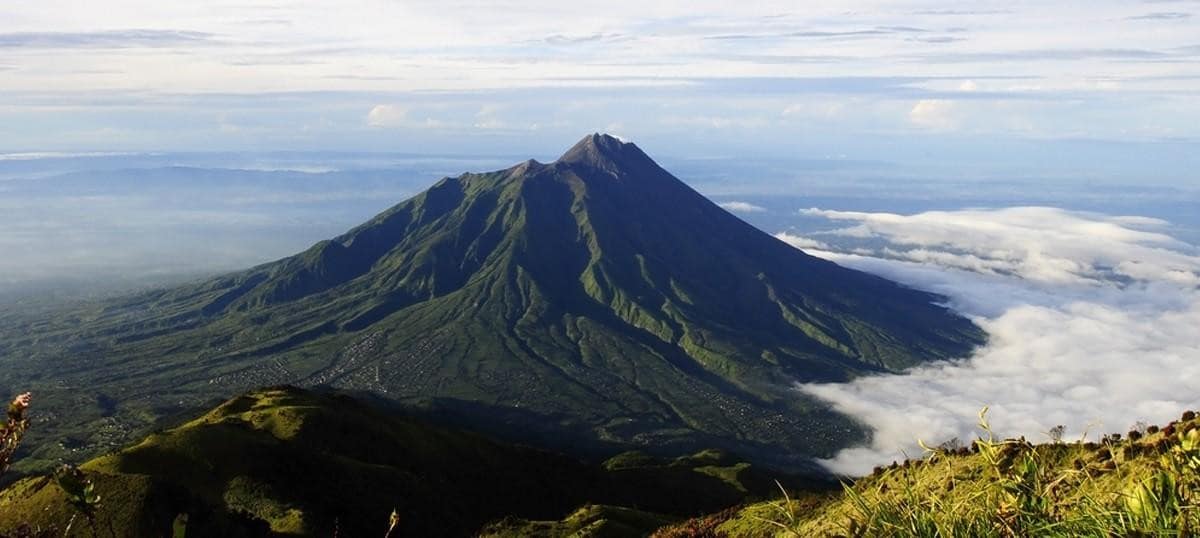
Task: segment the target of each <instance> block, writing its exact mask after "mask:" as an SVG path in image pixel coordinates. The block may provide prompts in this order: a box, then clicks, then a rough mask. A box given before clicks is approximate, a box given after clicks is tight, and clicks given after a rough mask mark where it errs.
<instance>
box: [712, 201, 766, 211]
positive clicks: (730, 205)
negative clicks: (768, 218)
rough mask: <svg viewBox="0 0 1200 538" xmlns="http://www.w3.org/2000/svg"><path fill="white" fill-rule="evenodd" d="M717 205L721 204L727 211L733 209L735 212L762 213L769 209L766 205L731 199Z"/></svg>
mask: <svg viewBox="0 0 1200 538" xmlns="http://www.w3.org/2000/svg"><path fill="white" fill-rule="evenodd" d="M717 205H719V206H721V207H722V208H724V209H726V210H727V211H733V212H734V213H762V212H764V211H766V210H767V208H765V207H762V206H758V205H754V204H752V203H750V202H738V201H731V202H722V203H720V204H717Z"/></svg>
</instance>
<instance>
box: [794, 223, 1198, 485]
mask: <svg viewBox="0 0 1200 538" xmlns="http://www.w3.org/2000/svg"><path fill="white" fill-rule="evenodd" d="M802 213H804V214H805V215H808V216H817V217H824V218H826V219H830V220H832V221H836V222H838V223H839V224H841V226H840V227H839V228H837V229H835V230H832V231H825V232H819V233H813V234H808V235H806V236H800V235H794V234H790V233H780V234H778V235H777V237H779V238H780V239H783V240H785V241H788V242H789V243H791V244H793V245H794V246H797V247H798V248H802V249H804V250H805V251H806V252H809V253H810V254H813V255H816V256H821V257H824V258H827V259H830V260H832V261H835V262H837V263H839V264H842V265H845V266H849V267H853V268H856V269H860V270H864V271H868V272H872V273H875V274H879V275H881V276H884V277H887V278H891V279H893V280H896V281H899V282H902V283H905V284H907V285H910V286H913V287H916V288H920V289H925V290H929V291H933V292H936V293H939V294H942V295H944V296H946V297H947V304H948V305H949V306H950V307H952V308H953V309H955V310H956V311H958V312H960V313H962V314H963V315H966V316H968V317H970V318H972V319H973V320H975V322H976V323H978V324H979V326H980V327H982V328H983V329H984V330H985V331H987V333H988V335H989V341H988V343H987V345H986V346H983V347H981V348H980V349H978V350H977V351H976V352H975V353H974V354H973V355H972V356H971V357H969V358H966V359H963V360H960V361H952V362H940V363H936V364H930V365H927V366H923V367H918V368H914V369H912V370H910V371H908V372H906V373H904V374H902V375H881V376H871V377H864V378H860V379H857V380H855V381H852V382H850V383H840V384H806V385H801V386H799V387H798V388H799V390H801V391H804V392H806V393H808V394H812V395H815V396H817V397H819V398H822V399H824V400H827V401H829V402H831V403H832V404H833V405H834V406H835V408H837V409H838V410H840V411H841V412H843V413H847V414H849V415H852V416H854V417H857V418H858V419H859V420H861V421H862V422H863V423H864V424H866V425H867V426H869V427H870V428H872V429H873V430H874V435H873V438H872V441H871V442H870V443H869V444H868V445H866V446H861V447H855V448H850V449H846V450H843V451H842V452H840V453H838V454H837V455H836V456H835V457H834V458H832V459H830V460H827V461H825V464H826V465H827V466H828V467H829V468H830V469H831V470H833V471H835V472H839V473H844V474H848V475H859V474H864V473H867V472H869V471H870V469H871V468H872V467H873V466H875V465H879V464H884V463H889V462H891V461H893V460H900V459H903V458H904V457H905V456H906V455H907V456H919V455H920V454H921V453H922V449H921V448H920V445H919V442H918V441H919V440H920V441H924V442H925V443H926V444H930V445H936V444H938V443H941V442H944V441H947V440H950V439H954V438H958V439H959V440H961V441H963V442H967V441H969V440H971V439H974V438H975V437H976V436H977V435H979V433H980V432H979V430H978V427H977V414H978V412H979V410H980V409H981V408H983V407H984V406H988V407H989V409H990V410H989V413H988V416H989V419H990V422H991V424H992V426H993V429H994V430H995V431H996V432H997V433H998V434H1000V435H1004V436H1019V435H1023V436H1026V437H1027V438H1029V439H1030V440H1046V439H1047V434H1046V433H1045V432H1047V431H1048V430H1050V429H1051V428H1053V427H1055V426H1058V425H1063V426H1065V427H1066V431H1067V433H1066V436H1065V438H1072V439H1074V438H1080V437H1083V436H1085V435H1086V436H1087V437H1089V438H1092V439H1095V438H1097V437H1099V436H1100V435H1102V434H1103V433H1107V432H1122V433H1123V432H1125V431H1127V430H1128V429H1129V428H1130V427H1131V426H1132V425H1134V424H1136V423H1138V422H1148V423H1165V422H1167V421H1169V420H1171V419H1172V418H1174V417H1177V416H1178V415H1179V414H1180V413H1181V412H1182V411H1183V410H1185V409H1195V408H1197V407H1200V248H1197V247H1196V246H1195V245H1191V244H1188V243H1185V242H1182V241H1179V240H1177V239H1174V238H1172V237H1171V236H1170V229H1171V226H1170V223H1168V222H1165V221H1162V220H1159V219H1153V218H1146V217H1130V216H1108V215H1101V214H1096V213H1085V212H1078V211H1067V210H1063V209H1057V208H1051V207H1012V208H1003V209H973V210H963V211H931V212H925V213H919V214H913V215H898V214H891V213H864V212H845V211H830V210H822V209H808V210H804V211H802ZM851 244H852V245H854V246H847V245H851ZM836 245H842V246H836ZM864 245H866V246H864Z"/></svg>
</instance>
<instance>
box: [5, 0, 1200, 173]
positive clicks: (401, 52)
mask: <svg viewBox="0 0 1200 538" xmlns="http://www.w3.org/2000/svg"><path fill="white" fill-rule="evenodd" d="M593 131H603V132H609V133H612V134H616V135H619V136H622V137H625V138H628V139H631V140H634V141H636V142H638V143H639V145H642V146H643V147H644V148H646V149H647V150H648V151H650V152H651V154H652V155H658V156H662V155H667V156H675V157H704V156H714V155H715V156H730V155H734V156H739V157H755V156H763V155H776V156H777V155H782V154H786V155H793V156H801V157H806V158H823V159H866V158H870V159H876V160H885V161H895V162H902V163H909V162H918V163H919V162H937V163H970V164H972V165H973V166H977V167H979V166H987V165H989V164H990V165H993V166H995V167H996V169H997V170H1000V169H1003V170H1008V168H1004V167H1010V168H1011V167H1012V166H1016V165H1019V164H1027V165H1028V166H1029V168H1028V170H1041V171H1043V172H1045V171H1046V170H1047V169H1054V168H1055V167H1071V169H1072V170H1076V171H1077V170H1079V169H1080V168H1081V167H1082V168H1087V170H1088V171H1089V172H1090V173H1102V172H1103V173H1118V174H1121V175H1123V176H1125V177H1127V178H1128V179H1130V180H1136V181H1161V182H1175V183H1178V182H1186V181H1195V180H1196V179H1197V178H1196V177H1195V175H1194V174H1195V173H1194V172H1193V170H1195V169H1197V167H1196V164H1198V163H1197V160H1198V159H1200V157H1197V156H1196V155H1195V154H1196V153H1197V152H1195V151H1193V149H1194V147H1195V143H1196V141H1197V140H1200V3H1198V2H1196V1H1194V0H1176V1H1173V0H1149V1H1144V2H1138V1H1120V2H1116V1H1110V0H1098V1H1086V2H1083V1H1080V2H1053V3H1049V2H1012V1H1005V2H986V1H984V2H972V3H970V4H963V3H960V2H945V1H940V2H937V1H895V2H892V1H889V2H879V1H866V2H854V3H847V2H821V1H808V2H795V1H787V2H772V1H761V2H736V3H730V2H724V1H722V2H713V1H704V0H700V1H687V2H682V1H669V0H668V1H662V2H628V1H613V0H604V1H587V0H581V1H577V2H569V3H562V2H528V1H523V2H511V1H504V0H500V1H488V2H454V1H436V2H434V1H424V0H408V1H385V0H349V1H345V2H314V1H283V0H258V1H238V2H229V1H222V0H215V1H210V2H194V1H188V2H182V1H173V0H155V1H141V0H136V1H134V0H107V1H105V2H89V1H62V0H47V1H41V2H5V3H3V5H0V152H7V153H20V152H78V151H166V150H170V151H214V150H312V149H321V150H356V151H406V152H413V153H447V154H481V153H483V154H487V153H520V154H525V155H533V156H541V157H548V158H552V157H553V156H555V155H557V154H558V153H560V152H561V151H562V150H563V149H565V148H566V147H568V146H569V145H570V143H571V142H572V141H574V140H576V139H578V138H579V137H580V136H582V135H583V134H584V133H588V132H593ZM1114 170H1115V171H1116V172H1114Z"/></svg>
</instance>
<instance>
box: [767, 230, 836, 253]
mask: <svg viewBox="0 0 1200 538" xmlns="http://www.w3.org/2000/svg"><path fill="white" fill-rule="evenodd" d="M775 238H776V239H778V240H780V241H783V242H784V243H787V244H789V245H791V246H793V247H796V248H799V249H804V250H808V251H810V252H811V250H822V251H827V250H829V249H830V246H829V245H828V244H826V243H825V242H823V241H817V240H816V239H812V238H810V237H804V236H802V235H795V234H790V233H788V232H779V233H777V234H775Z"/></svg>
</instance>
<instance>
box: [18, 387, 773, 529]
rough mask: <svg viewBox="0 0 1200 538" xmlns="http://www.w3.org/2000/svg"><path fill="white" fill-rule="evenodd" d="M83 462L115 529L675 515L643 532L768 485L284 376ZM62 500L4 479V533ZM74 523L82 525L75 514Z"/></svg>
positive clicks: (726, 466)
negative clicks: (415, 414)
mask: <svg viewBox="0 0 1200 538" xmlns="http://www.w3.org/2000/svg"><path fill="white" fill-rule="evenodd" d="M82 469H83V470H84V471H85V472H86V473H87V476H88V477H89V478H90V479H91V480H92V481H93V482H94V483H95V487H96V493H97V494H99V495H100V499H101V502H100V507H99V510H98V511H97V514H96V525H97V527H98V528H99V529H100V532H101V534H104V535H108V534H112V535H113V536H166V535H170V534H169V532H167V529H169V528H170V526H171V524H172V522H173V521H174V520H175V518H176V516H177V515H178V514H187V516H188V533H187V535H188V536H261V535H266V534H268V533H275V534H278V535H300V536H331V535H335V534H336V535H338V536H372V535H381V534H382V530H383V529H385V528H386V526H387V523H388V516H389V514H390V513H391V511H392V509H393V508H395V509H397V511H398V512H399V514H400V525H399V527H398V534H396V535H397V536H468V535H472V534H474V532H475V531H477V530H478V529H479V528H480V527H482V526H483V525H484V524H485V523H487V522H489V521H493V520H497V519H500V518H504V517H523V518H536V519H547V518H548V519H557V518H561V517H563V516H565V515H568V514H569V513H570V512H571V511H572V510H573V509H575V508H576V507H579V506H581V505H584V504H585V503H590V502H605V503H614V504H619V505H625V506H639V507H641V508H642V509H644V510H650V511H654V512H656V513H660V514H661V513H666V514H676V515H675V516H664V515H653V516H652V517H643V518H640V520H642V521H644V522H643V523H639V525H640V528H642V529H643V530H647V531H648V530H650V529H653V528H655V527H657V526H661V525H662V524H665V523H667V522H671V521H676V520H678V519H679V517H678V516H680V515H684V516H687V515H694V514H697V513H703V512H704V511H706V510H717V509H720V508H722V507H724V506H728V505H731V504H737V503H740V502H743V501H745V500H747V499H748V498H750V496H752V495H757V496H760V498H761V497H762V496H764V495H766V494H769V492H770V491H771V489H772V488H774V484H773V482H772V480H771V478H772V477H771V476H769V475H766V474H763V473H762V472H761V471H759V470H758V469H756V468H752V467H750V466H749V465H748V464H746V463H743V462H738V461H735V460H731V459H730V458H728V457H726V456H723V455H720V454H716V453H713V452H707V453H703V454H697V455H695V456H692V457H689V458H680V459H678V460H675V461H656V460H653V459H650V458H647V457H644V456H641V457H639V456H637V455H635V454H626V455H624V456H623V457H621V458H617V459H614V460H612V461H610V462H609V463H608V464H607V465H606V466H605V467H599V466H591V465H585V464H583V463H579V462H577V461H575V460H573V459H570V458H567V457H563V456H559V455H555V454H551V453H547V452H542V451H538V450H534V449H530V448H523V447H516V446H511V445H505V444H501V443H497V442H494V441H491V440H489V439H486V438H484V437H481V436H478V435H474V434H469V433H465V432H459V431H453V430H447V429H443V428H437V427H432V426H429V425H426V424H424V423H422V422H420V421H416V420H413V419H411V418H406V417H400V416H395V415H392V414H387V413H383V412H381V411H379V410H377V409H374V408H372V407H369V406H366V405H363V404H361V403H360V402H357V401H355V400H353V399H350V398H348V397H346V396H343V395H323V394H317V393H312V392H308V391H304V390H300V389H297V388H294V387H274V388H269V389H262V390H257V391H254V392H251V393H248V394H245V395H242V396H239V397H237V398H234V399H231V400H229V401H227V402H224V403H222V404H221V405H219V406H217V407H216V408H214V409H212V410H210V411H209V412H207V413H205V414H204V415H202V416H200V417H198V418H195V419H193V420H190V421H188V422H186V423H184V424H182V425H179V426H177V427H175V428H171V429H168V430H166V431H163V432H159V433H156V434H153V435H151V436H149V437H147V438H146V439H144V440H143V441H141V442H139V443H137V444H134V445H132V446H130V447H127V448H125V449H123V450H121V451H118V452H116V453H113V454H110V455H106V456H103V457H100V458H97V459H94V460H92V461H89V462H87V463H86V464H84V465H83V466H82ZM785 482H786V480H785ZM615 510H617V511H618V512H619V513H628V514H632V513H634V511H632V510H626V509H615ZM71 514H72V508H71V507H70V506H69V505H68V504H67V502H66V499H65V495H64V493H63V491H62V490H61V489H60V488H59V487H57V486H56V485H55V484H54V483H53V481H51V480H48V479H43V478H41V477H31V478H27V479H24V480H22V481H18V482H17V483H15V484H13V485H11V486H10V487H9V488H7V489H5V490H3V491H0V534H5V533H9V532H11V531H12V530H13V529H14V528H15V527H17V526H18V525H20V524H23V523H28V524H31V525H34V526H35V527H40V528H43V529H44V528H48V527H50V526H58V527H59V528H60V529H61V528H62V527H64V526H65V524H66V522H68V521H70V519H71ZM638 520H639V519H634V520H631V521H638ZM335 528H336V529H337V532H336V533H335V532H334V529H335ZM74 531H75V532H74V534H73V535H74V536H90V535H91V530H90V527H89V526H88V525H86V524H85V523H84V522H83V521H82V520H81V521H79V522H77V524H76V525H75V527H74Z"/></svg>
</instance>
